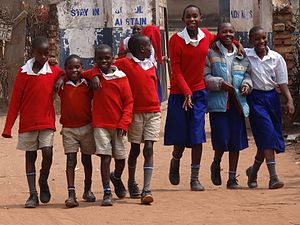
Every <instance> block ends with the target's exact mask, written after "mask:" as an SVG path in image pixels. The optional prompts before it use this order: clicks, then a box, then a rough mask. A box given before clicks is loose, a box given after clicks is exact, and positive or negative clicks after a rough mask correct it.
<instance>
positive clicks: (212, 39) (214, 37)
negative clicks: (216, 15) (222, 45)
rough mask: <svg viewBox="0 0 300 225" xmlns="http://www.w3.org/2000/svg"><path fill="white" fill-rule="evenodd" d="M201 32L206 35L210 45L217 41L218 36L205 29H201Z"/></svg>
mask: <svg viewBox="0 0 300 225" xmlns="http://www.w3.org/2000/svg"><path fill="white" fill-rule="evenodd" d="M201 30H202V31H203V32H204V33H205V36H206V37H207V38H208V40H209V43H210V44H211V43H214V42H215V41H217V35H215V34H212V33H211V32H209V31H208V30H206V29H203V28H201Z"/></svg>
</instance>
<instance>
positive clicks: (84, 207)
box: [0, 109, 300, 225]
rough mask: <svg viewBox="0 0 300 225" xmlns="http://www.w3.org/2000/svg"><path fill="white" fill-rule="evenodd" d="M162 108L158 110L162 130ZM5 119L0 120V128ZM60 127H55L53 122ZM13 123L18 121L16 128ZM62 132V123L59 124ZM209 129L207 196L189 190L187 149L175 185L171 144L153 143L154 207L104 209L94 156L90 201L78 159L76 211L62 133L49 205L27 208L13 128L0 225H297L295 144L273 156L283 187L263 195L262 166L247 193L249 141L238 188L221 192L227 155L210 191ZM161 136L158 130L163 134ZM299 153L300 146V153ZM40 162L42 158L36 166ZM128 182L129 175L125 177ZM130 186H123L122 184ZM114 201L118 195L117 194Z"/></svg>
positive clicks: (2, 176) (0, 149)
mask: <svg viewBox="0 0 300 225" xmlns="http://www.w3.org/2000/svg"><path fill="white" fill-rule="evenodd" d="M164 118H165V109H164V110H163V122H162V127H163V125H164ZM4 119H5V117H0V127H1V129H2V128H3V124H4ZM57 124H58V123H57ZM16 125H17V124H16ZM57 128H58V130H60V126H59V125H58V126H57ZM209 134H210V133H209V126H208V125H207V136H208V140H207V143H206V144H205V145H204V153H203V159H202V165H201V172H200V180H201V182H202V183H203V185H204V186H205V188H206V190H205V191H204V192H191V191H190V190H189V176H190V153H189V152H190V151H189V149H187V150H186V152H185V155H184V157H183V159H182V163H181V183H180V184H179V185H178V186H172V185H171V184H170V183H169V181H168V169H169V160H170V155H171V150H172V148H171V147H165V146H163V144H162V143H163V142H162V138H161V140H160V141H159V142H158V143H157V144H156V145H155V155H154V159H155V167H154V174H153V183H152V190H153V196H154V203H153V204H152V205H151V206H144V205H141V204H140V201H139V200H134V199H130V198H128V197H126V198H125V199H123V200H118V199H116V198H114V200H115V201H114V206H113V207H108V208H105V207H101V206H100V203H101V198H102V187H101V182H100V173H99V159H98V158H97V157H94V158H93V162H94V174H93V181H94V183H93V191H94V193H95V195H96V197H97V201H96V202H95V203H86V202H84V201H82V199H81V196H82V188H83V168H82V166H81V165H80V162H78V170H77V172H76V187H77V195H78V199H79V203H80V206H79V207H78V208H74V209H67V208H65V206H64V200H65V199H66V197H67V190H66V178H65V156H64V154H63V147H62V143H61V137H60V135H59V132H56V134H55V145H54V161H53V167H52V171H51V175H50V188H51V192H52V199H51V201H50V203H49V204H45V205H41V206H40V207H38V208H36V209H24V208H23V204H24V202H25V200H26V199H27V197H28V188H27V184H26V177H25V172H24V153H23V152H20V151H17V150H15V147H16V143H17V126H15V128H14V131H13V136H14V138H13V139H3V138H1V139H0V218H1V219H0V224H1V225H10V224H18V225H21V224H43V225H50V224H63V225H69V224H70V225H71V224H82V225H93V224H260V225H261V224H280V225H281V224H287V225H288V224H292V225H295V224H298V225H300V214H299V212H300V157H299V156H297V154H296V148H299V146H298V147H295V146H290V147H289V148H288V149H287V151H286V153H285V154H281V155H278V157H277V165H278V166H277V171H278V174H279V175H280V178H281V179H282V180H283V181H284V182H285V187H284V188H282V189H279V190H268V181H269V180H268V174H267V169H266V166H265V164H264V165H263V166H262V169H261V171H260V174H259V179H258V182H259V188H257V189H255V190H249V189H248V188H246V186H247V180H246V175H245V169H246V168H247V167H248V166H249V165H250V164H251V163H252V162H253V157H254V154H255V145H254V142H253V137H252V136H249V138H250V140H249V144H250V148H249V149H247V150H245V151H243V152H242V153H241V155H240V162H239V167H238V173H239V174H240V175H239V177H238V180H239V182H240V184H241V185H242V186H243V187H245V188H244V189H243V190H238V191H232V190H227V189H226V180H227V176H228V173H227V171H228V159H227V154H226V155H224V160H223V164H222V168H223V171H222V177H223V184H222V186H220V187H216V186H213V185H212V183H211V181H210V172H209V166H210V163H211V160H212V155H213V151H212V149H211V143H210V136H209ZM161 137H163V129H162V132H161ZM298 150H299V149H298ZM39 163H40V155H39V161H38V164H39ZM142 163H143V160H142V157H140V158H139V165H138V173H137V180H138V182H139V183H140V187H141V185H142ZM123 179H124V181H126V180H127V170H126V171H125V173H124V176H123ZM126 183H127V182H126ZM114 197H115V196H114Z"/></svg>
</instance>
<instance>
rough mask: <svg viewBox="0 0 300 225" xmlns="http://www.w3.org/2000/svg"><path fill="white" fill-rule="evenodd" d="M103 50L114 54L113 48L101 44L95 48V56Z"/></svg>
mask: <svg viewBox="0 0 300 225" xmlns="http://www.w3.org/2000/svg"><path fill="white" fill-rule="evenodd" d="M103 49H108V50H109V51H110V52H111V54H112V47H110V46H109V45H107V44H100V45H98V46H96V47H95V55H96V52H98V51H101V50H103Z"/></svg>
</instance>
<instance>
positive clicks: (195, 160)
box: [190, 144, 204, 191]
mask: <svg viewBox="0 0 300 225" xmlns="http://www.w3.org/2000/svg"><path fill="white" fill-rule="evenodd" d="M201 156H202V144H197V145H194V146H193V147H192V164H191V182H190V185H191V190H192V191H204V187H203V186H202V184H201V183H200V182H199V179H198V176H199V170H200V162H201Z"/></svg>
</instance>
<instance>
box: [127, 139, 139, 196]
mask: <svg viewBox="0 0 300 225" xmlns="http://www.w3.org/2000/svg"><path fill="white" fill-rule="evenodd" d="M140 152H141V150H140V144H136V143H131V148H130V152H129V156H128V191H129V194H130V197H131V198H140V197H141V192H140V190H139V188H138V186H137V183H136V181H135V171H136V160H137V158H138V156H139V155H140Z"/></svg>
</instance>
